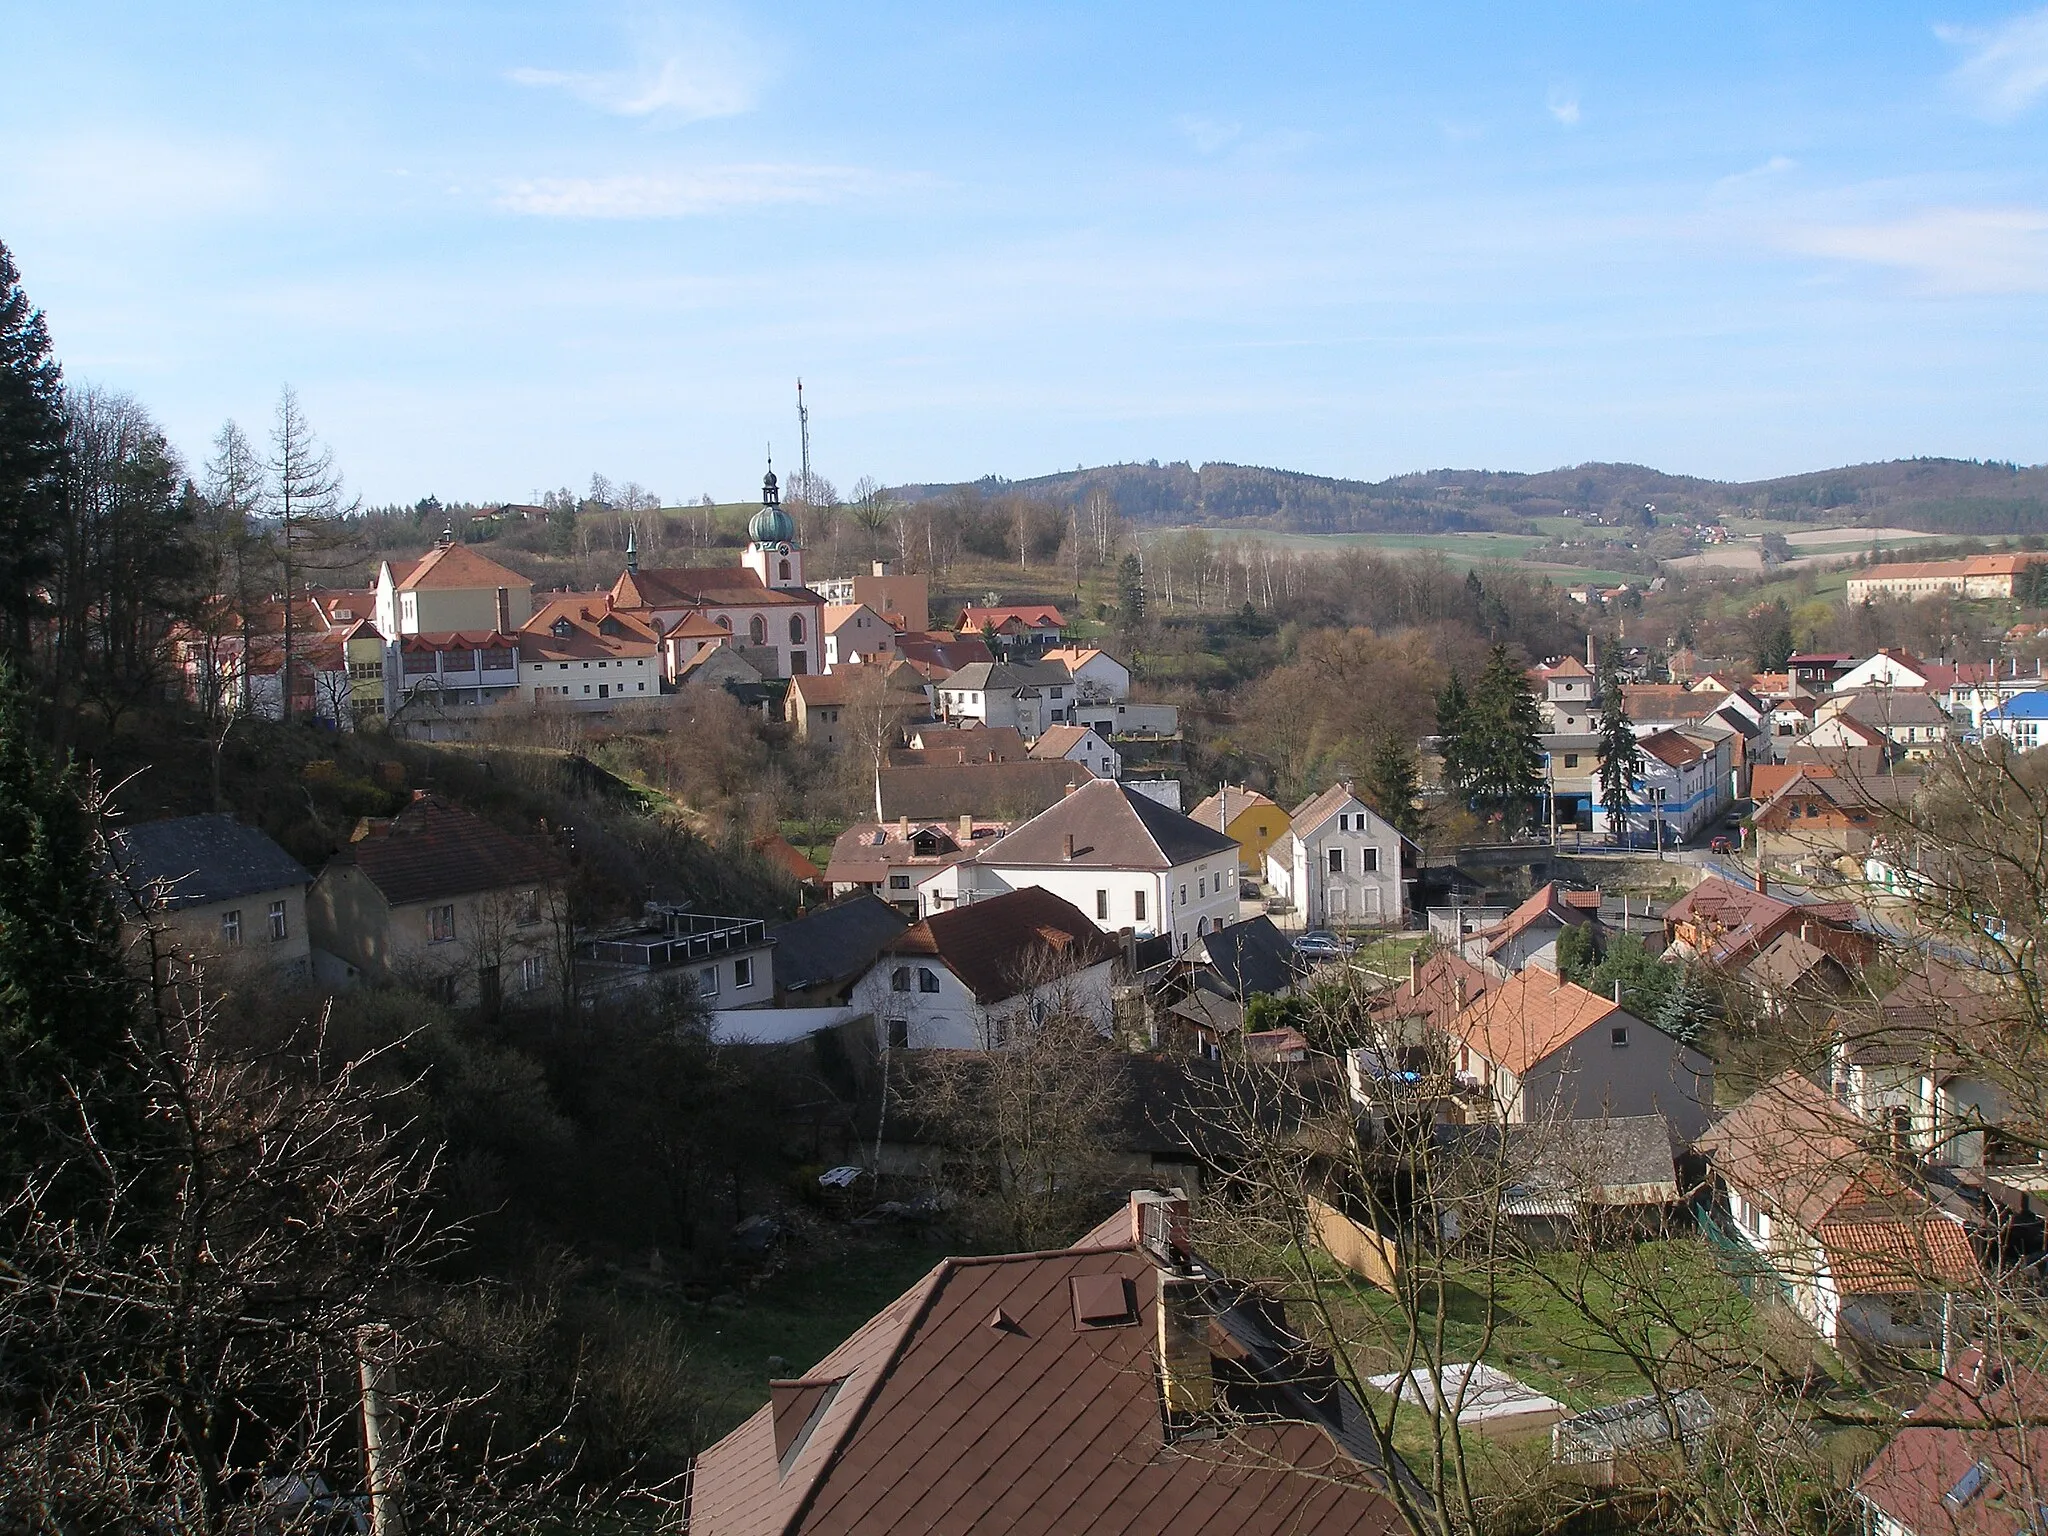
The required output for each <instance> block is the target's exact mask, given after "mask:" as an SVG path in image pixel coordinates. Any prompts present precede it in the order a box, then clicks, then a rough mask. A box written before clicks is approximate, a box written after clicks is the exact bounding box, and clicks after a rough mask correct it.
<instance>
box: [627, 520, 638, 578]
mask: <svg viewBox="0 0 2048 1536" xmlns="http://www.w3.org/2000/svg"><path fill="white" fill-rule="evenodd" d="M639 531H640V530H639V527H638V525H637V524H634V523H628V524H626V570H627V572H628V573H629V574H631V575H635V576H637V575H639V574H640V539H639Z"/></svg>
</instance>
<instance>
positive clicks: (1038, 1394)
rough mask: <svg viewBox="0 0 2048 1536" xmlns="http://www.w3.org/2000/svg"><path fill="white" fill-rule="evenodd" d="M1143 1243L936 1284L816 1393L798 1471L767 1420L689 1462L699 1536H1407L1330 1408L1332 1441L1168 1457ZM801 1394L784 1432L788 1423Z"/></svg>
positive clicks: (1237, 1327) (979, 1263)
mask: <svg viewBox="0 0 2048 1536" xmlns="http://www.w3.org/2000/svg"><path fill="white" fill-rule="evenodd" d="M1130 1229H1131V1222H1130V1220H1129V1218H1128V1216H1121V1217H1119V1218H1117V1219H1113V1220H1112V1221H1109V1222H1105V1223H1104V1224H1103V1225H1102V1226H1101V1227H1099V1228H1097V1229H1096V1230H1095V1231H1094V1232H1092V1233H1090V1234H1089V1235H1088V1236H1087V1237H1086V1238H1084V1239H1083V1240H1082V1243H1081V1244H1080V1245H1079V1246H1076V1247H1074V1248H1069V1249H1064V1250H1061V1251H1059V1252H1055V1253H1037V1254H1014V1255H1007V1256H1003V1257H997V1258H988V1259H948V1260H946V1261H945V1262H944V1263H942V1264H940V1265H939V1266H938V1267H937V1268H936V1269H934V1270H933V1271H932V1272H931V1273H930V1274H929V1275H927V1276H926V1277H925V1278H924V1279H923V1280H921V1281H919V1282H918V1284H917V1285H915V1286H913V1287H912V1288H911V1289H910V1290H909V1291H908V1292H906V1293H905V1295H904V1296H903V1297H901V1298H900V1299H899V1300H898V1301H897V1302H895V1303H894V1304H893V1305H892V1306H891V1307H889V1308H888V1309H887V1310H886V1311H884V1312H883V1313H882V1314H881V1315H880V1316H878V1317H877V1318H876V1319H874V1321H872V1322H871V1323H869V1324H868V1325H867V1326H866V1327H864V1328H863V1329H861V1331H860V1332H859V1333H856V1334H855V1335H854V1336H853V1337H852V1338H851V1339H849V1340H848V1341H847V1342H846V1343H845V1344H844V1345H842V1346H841V1347H840V1348H839V1349H837V1350H834V1351H833V1352H832V1353H831V1354H830V1355H828V1356H827V1357H826V1358H825V1359H824V1360H822V1361H821V1362H819V1364H818V1365H817V1366H816V1367H815V1368H814V1369H813V1370H811V1371H810V1372H808V1373H807V1374H806V1375H805V1377H804V1378H803V1382H804V1384H815V1383H820V1382H830V1381H836V1382H837V1383H838V1384H839V1385H838V1387H837V1390H836V1391H834V1392H833V1394H832V1395H831V1397H830V1399H829V1401H827V1402H826V1405H825V1407H824V1410H823V1412H822V1413H821V1414H818V1415H817V1422H816V1424H815V1425H814V1426H813V1427H812V1428H811V1430H810V1433H809V1435H808V1436H807V1437H805V1438H804V1439H803V1440H802V1441H801V1443H796V1442H795V1441H794V1439H793V1438H784V1445H785V1446H786V1447H788V1449H787V1450H786V1451H785V1453H784V1454H785V1456H786V1458H787V1459H786V1461H785V1460H784V1459H783V1458H781V1457H778V1456H777V1454H776V1442H777V1439H778V1438H779V1437H778V1436H777V1434H776V1426H775V1415H774V1412H773V1408H772V1406H771V1407H767V1408H763V1409H761V1410H760V1411H759V1412H758V1413H756V1414H755V1415H754V1416H753V1417H752V1418H751V1419H749V1420H748V1421H747V1422H746V1423H745V1424H743V1425H741V1426H740V1427H739V1428H738V1429H736V1430H734V1431H733V1432H732V1433H731V1434H730V1435H728V1436H727V1437H726V1438H725V1439H723V1440H721V1441H720V1442H719V1443H718V1444H717V1445H715V1446H713V1447H711V1449H710V1450H708V1451H706V1452H705V1453H704V1454H703V1456H701V1457H700V1458H699V1459H698V1462H697V1466H696V1473H695V1481H694V1491H693V1494H692V1498H691V1507H690V1512H689V1514H690V1528H691V1530H692V1532H693V1533H695V1536H771V1533H774V1536H781V1533H796V1532H803V1533H820V1536H822V1533H832V1536H869V1533H873V1536H881V1533H884V1532H907V1531H917V1532H921V1533H933V1536H963V1533H968V1532H975V1533H982V1532H988V1533H994V1532H1003V1533H1006V1536H1051V1533H1062V1536H1064V1533H1070V1532H1090V1533H1102V1536H1151V1533H1161V1536H1163V1533H1166V1532H1173V1533H1175V1536H1224V1533H1232V1536H1269V1533H1270V1536H1281V1533H1286V1536H1339V1533H1359V1536H1365V1533H1373V1536H1378V1533H1381V1532H1386V1531H1391V1530H1395V1529H1398V1528H1399V1526H1400V1519H1399V1516H1398V1515H1397V1514H1396V1512H1395V1510H1394V1507H1393V1505H1392V1504H1391V1503H1390V1502H1389V1501H1388V1500H1386V1499H1385V1498H1383V1497H1382V1496H1381V1495H1380V1494H1379V1493H1377V1492H1376V1491H1374V1490H1373V1489H1372V1488H1371V1487H1369V1486H1365V1485H1364V1484H1365V1482H1366V1480H1367V1479H1368V1478H1370V1477H1371V1476H1373V1475H1374V1474H1373V1473H1372V1472H1370V1471H1369V1470H1368V1468H1367V1467H1366V1466H1364V1465H1361V1463H1360V1462H1359V1461H1357V1460H1354V1459H1352V1458H1351V1457H1349V1456H1347V1455H1346V1454H1345V1451H1344V1450H1342V1449H1340V1448H1339V1438H1338V1437H1340V1436H1342V1437H1343V1441H1344V1443H1345V1444H1347V1445H1351V1446H1352V1447H1353V1448H1354V1449H1356V1448H1358V1447H1357V1443H1356V1435H1355V1431H1356V1429H1357V1425H1356V1423H1355V1419H1356V1415H1357V1409H1356V1405H1355V1404H1347V1405H1344V1407H1342V1408H1339V1409H1335V1410H1332V1411H1331V1413H1330V1416H1329V1417H1330V1419H1331V1420H1333V1421H1334V1423H1327V1424H1320V1425H1319V1424H1312V1423H1309V1422H1294V1421H1289V1420H1287V1419H1285V1418H1283V1419H1280V1420H1278V1421H1275V1422H1268V1423H1260V1424H1253V1425H1245V1426H1240V1427H1238V1428H1235V1429H1233V1430H1231V1431H1230V1432H1228V1433H1225V1434H1223V1435H1221V1436H1219V1437H1218V1438H1216V1439H1213V1440H1182V1441H1180V1442H1178V1443H1175V1444H1169V1443H1168V1442H1167V1440H1166V1437H1165V1433H1164V1429H1163V1416H1162V1412H1161V1404H1160V1398H1159V1387H1158V1385H1157V1378H1156V1375H1155V1368H1154V1351H1155V1348H1156V1340H1157V1337H1158V1331H1159V1328H1158V1322H1159V1319H1158V1292H1159V1287H1158V1283H1157V1279H1156V1276H1157V1274H1158V1271H1157V1270H1156V1269H1155V1268H1154V1266H1153V1263H1152V1261H1151V1260H1150V1259H1149V1258H1148V1257H1146V1256H1145V1255H1144V1254H1142V1253H1140V1252H1138V1251H1137V1250H1136V1249H1135V1247H1134V1245H1133V1242H1132V1237H1131V1230H1130ZM1112 1289H1114V1290H1115V1291H1116V1292H1118V1293H1121V1295H1122V1296H1123V1297H1127V1298H1128V1304H1129V1305H1130V1306H1131V1307H1132V1309H1133V1310H1134V1311H1135V1313H1136V1322H1135V1325H1125V1326H1115V1325H1114V1324H1113V1323H1111V1324H1110V1325H1109V1326H1104V1325H1103V1324H1102V1323H1101V1322H1096V1321H1089V1320H1083V1321H1082V1322H1079V1323H1077V1318H1076V1313H1077V1312H1078V1311H1080V1310H1081V1308H1082V1305H1083V1303H1082V1295H1083V1294H1084V1293H1085V1294H1086V1295H1087V1297H1088V1301H1087V1305H1088V1306H1089V1307H1090V1308H1091V1309H1092V1308H1095V1307H1105V1308H1106V1306H1107V1302H1108V1296H1109V1292H1110V1291H1111V1290H1112ZM1097 1292H1100V1293H1101V1294H1100V1295H1098V1294H1097ZM1217 1324H1218V1325H1219V1326H1220V1327H1221V1328H1222V1329H1223V1330H1224V1331H1225V1332H1226V1333H1228V1334H1230V1335H1231V1342H1232V1343H1233V1345H1235V1346H1236V1347H1237V1348H1238V1349H1239V1351H1240V1353H1243V1354H1250V1355H1256V1354H1257V1353H1258V1352H1259V1350H1260V1349H1261V1347H1262V1346H1269V1344H1270V1341H1269V1340H1267V1339H1264V1338H1261V1337H1259V1335H1258V1332H1257V1327H1256V1323H1255V1322H1253V1321H1250V1320H1248V1319H1246V1318H1244V1317H1238V1318H1235V1319H1232V1318H1226V1317H1219V1318H1218V1319H1217ZM1240 1335H1243V1336H1240ZM1233 1358H1237V1356H1236V1355H1234V1356H1233ZM790 1385H791V1387H792V1388H794V1387H795V1386H796V1385H797V1384H794V1383H792V1384H790ZM789 1395H790V1396H791V1398H792V1403H791V1405H790V1406H789V1407H788V1408H786V1410H785V1421H787V1419H788V1418H790V1417H793V1415H794V1412H795V1407H796V1406H797V1405H796V1404H795V1402H794V1396H795V1394H794V1392H791V1393H790V1394H789ZM1347 1410H1348V1411H1347ZM1306 1417H1307V1415H1306V1414H1304V1415H1303V1419H1304V1420H1305V1419H1306ZM788 1434H789V1431H788V1429H787V1428H786V1430H785V1435H786V1436H787V1435H788ZM1366 1454H1369V1452H1368V1453H1366Z"/></svg>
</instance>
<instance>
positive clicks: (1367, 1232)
mask: <svg viewBox="0 0 2048 1536" xmlns="http://www.w3.org/2000/svg"><path fill="white" fill-rule="evenodd" d="M1308 1216H1309V1221H1310V1222H1311V1223H1312V1224H1313V1225H1314V1227H1315V1234H1316V1241H1317V1242H1319V1243H1321V1244H1322V1245H1323V1251H1324V1252H1325V1253H1327V1254H1329V1256H1330V1257H1331V1258H1333V1259H1335V1260H1336V1261H1337V1262H1338V1263H1339V1264H1342V1265H1343V1266H1344V1267H1345V1268H1346V1269H1348V1270H1350V1271H1351V1272H1352V1273H1353V1274H1354V1275H1357V1276H1358V1277H1359V1278H1361V1279H1363V1280H1366V1281H1369V1282H1370V1283H1372V1284H1373V1285H1376V1286H1378V1287H1379V1288H1380V1289H1381V1290H1383V1291H1385V1292H1387V1293H1388V1294H1389V1295H1391V1294H1393V1293H1394V1290H1395V1282H1396V1281H1397V1280H1398V1279H1399V1278H1400V1273H1401V1253H1400V1247H1399V1245H1398V1244H1396V1243H1395V1241H1394V1240H1393V1239H1392V1238H1390V1237H1386V1236H1384V1235H1382V1234H1381V1233H1378V1232H1375V1231H1373V1230H1372V1228H1370V1227H1365V1226H1360V1225H1359V1224H1358V1223H1357V1222H1355V1221H1353V1220H1352V1219H1351V1218H1350V1217H1349V1216H1346V1215H1345V1214H1344V1213H1343V1212H1342V1211H1340V1210H1338V1209H1337V1208H1336V1207H1335V1206H1333V1205H1325V1204H1324V1203H1323V1202H1322V1201H1320V1200H1318V1199H1317V1198H1316V1197H1315V1196H1314V1195H1310V1196H1309V1197H1308Z"/></svg>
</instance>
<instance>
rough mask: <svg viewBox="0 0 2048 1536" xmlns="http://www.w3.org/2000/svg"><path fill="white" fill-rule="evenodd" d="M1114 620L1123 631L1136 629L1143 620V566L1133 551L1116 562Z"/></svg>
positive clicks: (1136, 553)
mask: <svg viewBox="0 0 2048 1536" xmlns="http://www.w3.org/2000/svg"><path fill="white" fill-rule="evenodd" d="M1116 618H1117V622H1118V623H1119V624H1121V625H1123V627H1124V628H1125V629H1136V628H1137V627H1138V625H1139V624H1140V623H1142V622H1143V621H1144V618H1145V565H1144V562H1143V561H1141V560H1140V559H1139V558H1138V552H1137V551H1136V550H1135V549H1134V550H1131V551H1130V552H1129V553H1127V554H1126V555H1125V556H1124V557H1123V559H1122V560H1120V561H1118V562H1117V567H1116Z"/></svg>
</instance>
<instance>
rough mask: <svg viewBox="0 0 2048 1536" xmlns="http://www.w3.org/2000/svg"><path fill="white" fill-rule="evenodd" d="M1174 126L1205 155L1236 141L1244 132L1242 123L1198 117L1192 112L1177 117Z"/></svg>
mask: <svg viewBox="0 0 2048 1536" xmlns="http://www.w3.org/2000/svg"><path fill="white" fill-rule="evenodd" d="M1173 126H1174V127H1176V128H1178V129H1179V130H1180V132H1181V134H1182V136H1183V137H1184V138H1186V139H1187V141H1188V142H1189V143H1190V144H1192V145H1194V146H1195V148H1196V149H1197V150H1199V151H1200V152H1201V153H1203V154H1205V155H1213V154H1215V153H1216V151H1217V150H1219V149H1223V148H1225V147H1226V146H1228V145H1230V144H1232V143H1234V142H1236V140H1237V139H1238V138H1240V137H1241V136H1242V135H1243V133H1244V124H1242V123H1230V122H1219V121H1218V120H1217V119H1215V118H1213V117H1196V116H1193V115H1192V114H1183V115H1182V116H1180V117H1177V118H1175V119H1174V120H1173Z"/></svg>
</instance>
